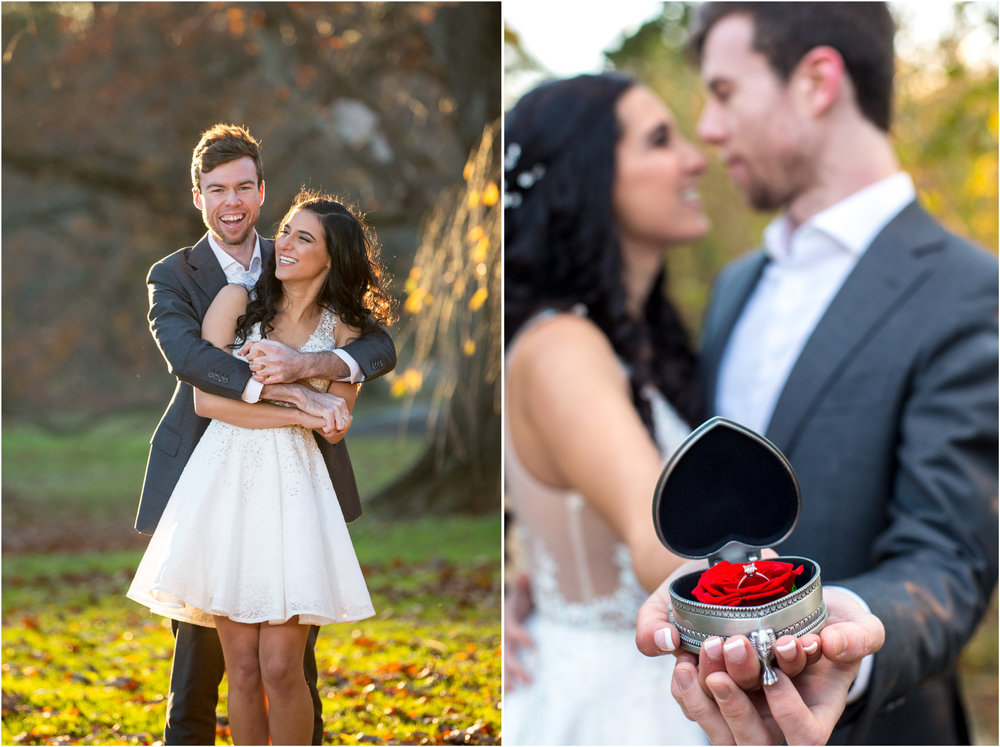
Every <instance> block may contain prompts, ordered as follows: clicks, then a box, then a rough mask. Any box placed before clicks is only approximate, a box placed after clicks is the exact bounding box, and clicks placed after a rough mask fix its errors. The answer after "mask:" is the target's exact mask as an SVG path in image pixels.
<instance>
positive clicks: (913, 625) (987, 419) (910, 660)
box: [702, 202, 998, 744]
mask: <svg viewBox="0 0 1000 747" xmlns="http://www.w3.org/2000/svg"><path fill="white" fill-rule="evenodd" d="M766 262H767V258H766V255H764V253H763V252H762V251H757V252H754V253H752V254H750V255H748V256H746V257H744V258H742V259H740V260H737V261H736V262H734V263H733V264H732V265H730V266H728V267H727V268H726V269H725V270H723V272H722V274H721V275H720V277H719V279H718V281H717V283H716V287H715V290H714V293H713V297H712V302H711V304H710V306H709V310H708V312H707V316H706V319H705V328H704V335H703V344H702V370H703V385H704V387H705V389H704V391H705V392H706V396H707V397H708V407H709V409H708V411H709V412H713V411H714V401H713V400H714V394H715V391H716V386H717V382H718V374H719V364H720V361H721V359H722V356H723V353H724V351H725V347H726V344H727V341H728V339H729V336H730V333H731V332H732V329H733V325H734V324H735V322H736V320H737V318H738V317H739V315H740V313H741V311H742V309H743V307H744V305H745V303H746V301H747V299H748V297H749V296H750V294H751V292H752V291H753V289H754V287H755V285H756V283H757V281H758V279H759V278H760V275H761V272H762V271H763V268H764V266H765V264H766ZM997 381H998V374H997V261H996V259H995V258H994V257H991V256H989V255H987V254H986V253H985V252H982V251H981V250H979V249H977V248H975V247H973V246H972V245H971V244H969V243H968V242H966V241H964V240H962V239H960V238H957V237H955V236H952V235H950V234H948V233H946V232H945V231H944V229H943V228H942V227H941V226H940V225H939V224H938V223H937V222H935V221H934V220H933V219H932V218H931V217H930V216H928V215H927V213H925V212H924V211H923V210H922V209H921V208H920V206H919V205H918V204H917V203H916V202H914V203H911V204H910V205H908V206H907V207H906V208H905V209H904V210H903V211H902V212H901V213H900V214H899V215H898V216H897V217H896V218H895V219H894V220H893V221H891V222H890V224H889V225H888V226H887V227H886V228H885V229H884V230H883V231H882V233H881V234H880V235H879V236H878V237H877V238H876V239H875V240H874V241H873V242H872V245H871V246H870V247H869V248H868V250H867V251H866V252H865V254H864V255H863V257H862V258H861V260H860V261H859V262H858V265H857V267H856V268H855V269H854V271H853V272H852V273H851V275H850V276H849V277H848V278H847V280H846V281H845V283H844V286H843V287H842V289H841V290H840V292H839V293H838V295H837V296H836V297H835V298H834V300H833V302H832V303H831V305H830V307H829V309H828V310H827V312H826V313H825V315H824V316H823V318H822V319H821V320H820V322H819V323H818V324H817V326H816V329H815V330H814V331H813V333H812V335H811V337H810V338H809V340H808V342H807V343H806V345H805V347H804V348H803V351H802V353H801V356H800V357H799V359H798V361H797V362H796V363H795V365H794V367H793V369H792V371H791V373H790V374H789V377H788V381H787V383H786V385H785V387H784V389H783V391H782V392H781V394H780V396H779V398H778V402H777V404H776V406H775V410H774V414H773V416H772V419H771V422H770V424H769V425H768V428H767V433H766V436H767V437H768V438H769V439H770V440H771V441H773V442H774V443H775V444H776V445H777V446H778V447H779V448H780V449H781V450H782V451H783V452H784V453H785V455H786V456H787V457H788V458H789V460H790V461H791V463H792V466H793V467H794V469H795V472H796V475H797V476H798V479H799V483H800V485H801V488H802V513H801V516H800V520H799V524H798V526H797V527H796V529H795V531H794V533H793V534H792V536H791V537H790V538H789V539H788V540H787V541H786V542H784V543H783V544H782V545H781V546H780V548H779V552H780V553H782V554H788V555H805V556H807V557H810V558H813V559H815V560H816V561H818V562H819V564H820V566H821V568H822V573H823V581H824V583H830V584H833V583H836V584H838V585H841V586H845V587H847V588H849V589H851V590H852V591H855V592H856V593H858V594H859V595H860V596H861V597H862V598H864V599H865V600H866V601H867V602H868V604H869V605H870V606H871V609H872V612H873V613H874V614H876V615H877V616H878V617H879V618H880V619H881V620H882V621H883V622H884V624H885V629H886V643H885V647H884V648H883V649H882V651H880V652H879V653H878V654H877V655H876V656H875V667H874V672H873V677H872V680H871V683H870V685H869V687H868V690H867V695H866V697H865V698H863V700H862V701H861V703H860V704H858V705H856V706H854V707H852V708H849V709H848V712H847V713H845V717H844V719H842V722H841V723H842V724H843V725H844V728H842V729H838V731H837V732H835V735H834V736H835V740H848V741H851V742H860V743H877V744H890V743H899V744H947V743H960V742H963V741H964V742H965V743H968V742H967V740H968V736H967V734H966V733H965V732H964V729H965V723H964V715H963V713H962V710H961V705H960V702H959V700H958V695H957V689H956V681H955V676H954V669H955V661H956V658H957V656H958V654H959V651H960V649H961V648H962V646H963V645H964V644H965V642H966V641H967V640H968V639H969V637H970V636H971V635H972V633H973V632H974V630H975V627H976V625H977V623H978V622H979V620H980V618H981V616H982V614H983V611H984V609H985V607H986V605H987V603H988V600H989V598H990V594H991V592H992V589H993V586H994V584H995V582H996V579H997V505H996V500H997V472H998V465H997V450H998V445H997V409H998V403H997ZM848 725H849V728H848Z"/></svg>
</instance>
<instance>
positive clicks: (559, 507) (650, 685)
mask: <svg viewBox="0 0 1000 747" xmlns="http://www.w3.org/2000/svg"><path fill="white" fill-rule="evenodd" d="M544 318H545V317H542V318H540V319H536V320H535V321H532V322H530V324H537V323H540V322H542V323H544ZM513 344H516V339H515V340H514V341H513ZM513 344H512V345H511V346H509V347H508V355H509V354H510V351H511V350H512V349H513ZM643 395H644V396H645V397H646V398H647V399H648V400H649V401H650V404H651V407H652V412H653V422H654V429H655V432H656V441H657V445H658V447H659V449H660V452H661V454H662V455H663V457H664V461H665V460H666V458H667V457H668V456H669V455H670V454H671V453H672V452H673V451H674V450H675V449H676V448H677V447H678V446H679V445H680V444H681V442H682V441H683V440H684V438H685V437H686V436H687V435H688V433H689V432H690V429H689V428H688V426H687V425H686V424H685V423H684V422H683V421H682V420H681V419H680V417H679V416H678V415H677V414H676V412H675V411H674V410H673V408H672V407H670V405H669V404H668V403H667V401H666V399H665V398H664V397H663V395H662V394H661V393H660V392H659V391H658V390H655V389H654V388H652V387H650V388H649V389H648V390H647V391H644V392H643ZM505 423H506V419H505ZM504 439H505V447H506V448H505V452H504V455H505V462H504V463H505V473H504V477H505V482H506V491H507V497H508V499H509V501H510V504H511V508H512V509H513V510H514V513H515V526H516V527H517V531H518V541H519V544H520V548H521V551H522V553H523V560H524V566H525V568H526V570H527V571H528V573H529V576H530V579H531V584H532V590H533V597H534V601H535V612H534V613H533V615H532V617H531V619H530V620H529V622H528V627H529V629H530V631H531V634H532V636H533V638H534V640H535V648H533V649H526V650H523V651H522V653H521V658H522V661H523V663H524V664H525V666H526V667H527V669H528V670H529V671H530V672H531V676H532V683H531V684H530V685H528V686H519V687H517V688H516V689H515V690H513V691H512V692H506V693H505V694H504V701H503V742H504V744H513V745H626V744H645V745H663V744H705V743H707V739H706V737H705V735H704V733H703V732H702V731H701V729H700V728H698V726H697V725H696V724H694V723H692V722H690V721H688V720H687V718H686V717H685V716H684V714H683V713H681V710H680V706H678V705H677V703H676V701H674V699H673V697H672V696H671V694H670V677H671V673H672V671H673V663H674V660H673V657H672V656H661V657H658V658H655V659H653V658H648V657H645V656H643V655H642V654H641V653H639V651H638V649H637V648H636V646H635V617H636V613H637V612H638V610H639V606H640V605H641V604H642V603H643V602H644V601H645V600H646V598H647V597H648V594H647V593H646V592H644V591H643V589H642V587H641V586H640V585H639V582H638V581H637V580H636V577H635V574H634V573H633V571H632V565H631V561H630V558H629V553H628V549H627V548H626V547H625V545H624V544H623V543H622V542H621V541H620V540H619V539H618V537H617V536H616V535H615V533H614V532H613V531H612V529H611V528H610V527H609V526H608V524H607V523H606V522H605V521H604V520H603V519H602V518H601V517H600V516H599V515H598V514H597V513H596V512H595V511H594V510H593V509H591V508H590V506H589V505H588V504H587V502H586V500H585V499H584V498H583V496H581V495H579V494H578V493H574V492H571V491H563V490H555V489H552V488H550V487H548V486H546V485H544V484H542V483H540V482H539V481H538V480H536V479H535V478H534V477H533V476H532V475H531V474H530V473H529V472H528V471H527V470H526V469H525V467H524V466H523V464H522V462H521V460H520V458H519V457H518V454H517V450H516V449H515V448H514V444H513V442H512V439H511V436H510V432H509V431H508V430H507V428H506V425H505V428H504ZM649 499H650V506H652V500H653V496H652V493H651V494H650V497H649ZM651 510H652V509H651ZM650 521H652V516H651V517H650ZM505 655H510V654H509V653H506V652H505Z"/></svg>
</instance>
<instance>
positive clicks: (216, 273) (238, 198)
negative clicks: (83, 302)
mask: <svg viewBox="0 0 1000 747" xmlns="http://www.w3.org/2000/svg"><path fill="white" fill-rule="evenodd" d="M191 177H192V182H193V185H194V186H193V188H192V192H193V195H194V203H195V206H196V207H197V208H198V209H199V210H200V211H201V213H202V217H203V219H204V221H205V225H206V226H207V228H208V233H206V235H205V236H203V237H202V239H201V240H200V241H199V242H198V243H197V244H195V245H194V246H193V247H187V248H185V249H181V250H179V251H177V252H174V253H173V254H171V255H169V256H167V257H165V258H164V259H162V260H160V261H159V262H157V263H156V264H155V265H153V267H152V268H151V269H150V271H149V275H148V277H147V279H146V282H147V285H148V287H149V299H150V309H149V325H150V330H151V332H152V334H153V338H154V339H155V340H156V344H157V346H158V347H159V349H160V352H161V353H162V354H163V357H164V359H165V360H166V362H167V366H168V369H169V371H170V373H171V374H173V375H174V376H176V377H177V387H176V388H175V390H174V395H173V398H172V399H171V401H170V404H169V406H168V407H167V410H166V412H165V413H164V415H163V417H162V418H161V420H160V423H159V425H158V426H157V428H156V431H155V433H154V434H153V438H152V448H151V449H150V453H149V462H148V465H147V467H146V477H145V480H144V483H143V488H142V497H141V498H140V502H139V511H138V515H137V516H136V521H135V527H136V529H137V530H138V531H140V532H143V533H147V534H151V533H152V532H153V530H154V529H155V528H156V524H157V522H158V521H159V519H160V515H161V514H162V513H163V509H164V507H165V506H166V504H167V500H168V499H169V497H170V494H171V493H172V492H173V488H174V485H175V484H176V482H177V479H178V477H179V476H180V474H181V472H182V471H183V469H184V465H185V464H186V463H187V460H188V458H189V457H190V456H191V452H192V451H193V450H194V447H195V445H196V444H197V443H198V440H199V439H200V438H201V435H202V434H203V433H204V432H205V429H206V428H207V427H208V423H209V421H208V420H207V419H205V418H201V417H199V416H197V415H196V414H195V411H194V404H193V388H195V387H196V388H198V389H201V390H203V391H206V392H211V393H213V394H218V395H222V396H225V397H230V398H232V399H241V398H242V399H243V400H244V401H248V402H256V401H258V400H259V399H269V400H279V401H285V402H290V403H292V404H294V405H295V406H297V407H299V408H300V409H302V410H305V411H307V412H310V413H312V414H314V415H318V416H321V417H325V418H327V421H328V428H327V433H328V434H332V433H334V432H336V431H338V430H339V431H341V432H343V431H346V427H340V428H339V429H338V425H339V426H343V425H344V423H345V422H346V423H347V427H349V418H350V415H349V413H348V412H347V410H346V407H345V406H344V402H343V400H342V399H341V398H340V397H336V396H335V395H332V394H326V393H320V392H316V391H314V390H312V389H311V388H309V387H307V386H304V385H301V384H297V383H295V381H296V380H297V379H299V378H306V377H310V376H317V377H323V378H328V379H338V380H347V379H349V380H352V381H358V380H361V379H362V378H364V379H372V378H376V377H378V376H381V375H382V374H384V373H387V372H388V371H390V370H392V368H393V366H394V365H395V362H396V351H395V347H394V346H393V343H392V339H391V338H390V337H389V335H388V333H387V332H386V331H385V330H381V329H380V330H378V331H377V332H374V333H372V334H370V335H367V336H364V337H361V338H360V339H358V340H357V341H355V342H354V343H352V344H351V345H348V346H346V347H344V348H343V350H341V351H336V354H333V353H315V354H298V353H295V352H294V351H289V350H287V349H284V348H283V346H280V345H279V344H277V343H274V342H272V343H270V344H269V345H268V346H267V348H266V352H267V355H265V356H264V358H258V359H257V360H256V362H255V363H254V364H253V368H254V369H255V371H259V372H260V371H266V373H267V374H268V376H267V383H262V382H260V381H257V380H256V379H255V378H254V377H253V373H252V372H251V366H250V365H248V364H247V363H246V362H244V361H241V360H239V359H238V358H236V357H235V356H233V355H230V354H228V353H226V352H225V351H222V350H219V349H218V348H216V347H214V346H213V345H211V344H210V343H209V342H207V341H205V340H203V339H202V338H201V322H202V318H203V317H204V315H205V312H206V311H207V310H208V307H209V305H210V304H211V303H212V300H213V299H214V298H215V295H216V293H218V291H219V290H220V289H221V288H223V287H224V286H225V285H226V284H227V283H234V282H236V283H243V284H247V285H250V284H253V283H254V282H256V279H257V278H258V277H259V276H260V273H261V270H262V268H263V267H266V266H267V264H268V262H269V261H270V260H271V259H272V257H273V253H274V243H273V242H272V241H269V240H267V239H261V238H260V237H259V236H258V235H257V233H256V230H255V228H254V227H255V224H256V222H257V218H258V217H259V215H260V205H261V203H262V202H263V200H264V179H263V171H262V165H261V159H260V149H259V144H258V143H257V141H255V140H254V139H253V138H252V137H251V136H250V134H249V133H248V132H247V131H246V130H245V129H243V128H240V127H234V126H230V125H221V124H220V125H215V126H214V127H212V128H210V129H209V130H207V131H206V132H205V133H204V134H203V135H202V137H201V140H200V141H199V143H198V145H197V147H196V148H195V150H194V155H193V159H192V164H191ZM256 352H258V353H259V352H261V351H256ZM267 358H271V359H272V361H277V362H278V363H281V364H284V365H270V366H269V367H268V366H265V365H264V360H266V359H267ZM291 363H294V364H295V366H291V365H290V364H291ZM293 368H294V371H295V376H294V378H293V379H291V380H286V379H284V378H283V377H282V375H281V371H282V370H284V371H286V372H288V371H291V370H292V369H293ZM354 369H357V371H355V370H354ZM258 377H259V375H258ZM316 441H317V443H318V444H319V448H320V450H321V452H322V453H323V458H324V460H325V461H326V464H327V467H328V468H329V471H330V477H331V480H332V482H333V486H334V489H335V490H336V493H337V498H338V500H339V502H340V504H341V508H342V510H343V513H344V519H345V520H346V521H348V522H350V521H353V520H354V519H356V518H358V516H360V515H361V502H360V499H359V497H358V489H357V485H356V483H355V481H354V471H353V469H352V468H351V460H350V457H349V456H348V453H347V446H346V444H345V442H344V441H343V440H341V441H340V442H339V443H337V444H330V443H329V442H327V441H326V439H324V438H319V437H317V439H316ZM173 627H174V635H175V643H174V659H173V665H172V667H171V673H170V694H169V698H168V701H167V718H166V728H165V732H164V741H165V743H166V744H214V743H215V709H216V705H217V703H218V688H219V683H220V682H221V680H222V675H223V672H224V671H225V663H224V659H223V655H222V648H221V646H220V644H219V638H218V635H217V634H216V632H215V629H214V628H206V627H202V626H198V625H191V624H189V623H177V622H174V626H173ZM317 631H318V628H316V627H315V626H314V627H313V629H312V632H311V634H310V637H309V644H308V645H307V647H306V655H305V660H304V672H305V674H304V676H305V677H306V680H307V681H308V683H309V689H310V692H311V694H312V698H313V705H314V709H315V714H316V719H315V727H314V733H313V743H314V744H319V743H320V740H321V738H322V733H323V732H322V701H321V700H320V698H319V694H318V692H317V685H316V681H317V676H318V675H317V668H316V659H315V655H314V650H313V647H314V645H315V641H316V633H317Z"/></svg>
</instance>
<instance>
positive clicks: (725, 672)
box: [636, 584, 885, 744]
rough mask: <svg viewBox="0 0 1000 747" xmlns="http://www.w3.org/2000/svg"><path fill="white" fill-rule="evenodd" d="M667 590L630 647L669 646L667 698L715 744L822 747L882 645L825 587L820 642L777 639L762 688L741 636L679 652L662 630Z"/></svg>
mask: <svg viewBox="0 0 1000 747" xmlns="http://www.w3.org/2000/svg"><path fill="white" fill-rule="evenodd" d="M668 588H669V586H668V585H667V584H664V585H662V586H661V587H660V588H659V589H657V591H656V592H654V593H653V595H652V596H651V597H650V598H649V599H648V600H647V601H646V603H645V604H644V605H643V608H642V609H641V610H640V612H639V617H638V620H637V624H636V643H637V645H638V646H639V649H640V650H641V651H642V652H643V653H645V654H646V655H647V656H658V655H660V654H663V653H667V652H668V650H669V649H671V647H672V648H673V652H674V653H675V654H676V655H677V664H676V666H675V667H674V676H673V681H672V682H671V693H672V694H673V695H674V698H675V699H676V700H677V702H678V703H680V705H681V708H682V710H683V711H684V713H685V715H686V716H687V717H688V718H689V719H691V720H692V721H696V722H698V724H699V726H701V727H702V729H704V730H705V733H706V734H707V735H708V737H709V739H710V740H711V741H712V742H713V743H715V744H734V743H735V744H777V743H780V742H781V741H782V740H784V741H787V742H788V743H789V744H823V743H825V742H826V741H828V740H829V738H830V734H831V733H832V731H833V727H834V726H835V725H836V723H837V721H838V719H839V718H840V716H841V714H842V713H843V711H844V707H845V705H846V700H847V692H848V690H849V689H850V687H851V683H852V682H853V681H854V677H855V675H856V674H857V672H858V669H859V667H860V666H861V660H862V659H863V658H864V657H865V656H866V655H868V654H871V653H874V652H876V651H878V650H879V649H880V648H881V647H882V644H883V643H884V641H885V629H884V628H883V626H882V622H881V621H880V620H879V619H878V618H877V617H875V616H874V615H872V614H871V613H869V612H867V611H866V610H865V609H864V608H863V607H862V606H861V605H859V604H858V602H857V601H856V600H855V599H854V598H853V597H852V596H851V595H850V594H847V593H845V592H843V591H840V590H838V589H836V588H829V589H824V594H823V596H824V600H825V601H826V605H827V613H828V617H827V625H826V627H825V628H824V629H823V630H822V631H821V633H820V634H819V636H815V635H809V636H803V637H802V638H800V639H793V638H791V637H789V636H783V637H782V638H780V639H778V641H777V646H776V652H775V653H776V658H777V662H778V665H779V669H780V671H778V672H777V675H778V682H777V684H775V685H771V686H768V687H764V688H761V687H760V686H759V681H760V680H759V663H758V662H757V661H756V657H755V656H752V655H751V649H750V647H749V643H748V641H747V640H746V638H744V637H743V636H736V637H733V638H730V639H728V640H727V641H726V644H725V645H723V644H722V641H721V640H720V639H718V638H715V639H709V640H707V641H705V643H704V644H703V645H702V649H701V654H700V656H699V658H697V659H696V658H695V656H694V655H693V654H690V653H687V652H684V651H680V650H679V648H678V644H679V641H680V639H679V637H678V635H677V631H676V629H675V628H674V627H673V626H672V625H669V623H667V624H664V622H665V621H666V620H667V614H666V613H667V610H668V609H669V594H668V591H667V590H668ZM747 690H749V692H748V691H747Z"/></svg>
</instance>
